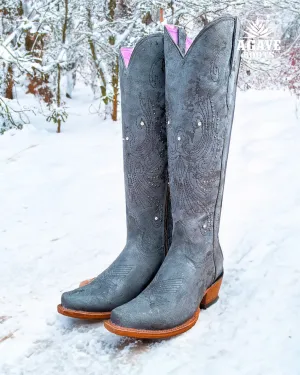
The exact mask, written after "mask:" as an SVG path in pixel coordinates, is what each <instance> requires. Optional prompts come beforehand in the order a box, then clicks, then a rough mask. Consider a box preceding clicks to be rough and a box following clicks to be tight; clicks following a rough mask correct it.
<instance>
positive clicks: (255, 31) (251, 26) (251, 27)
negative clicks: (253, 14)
mask: <svg viewBox="0 0 300 375" xmlns="http://www.w3.org/2000/svg"><path fill="white" fill-rule="evenodd" d="M245 33H246V34H247V37H248V38H250V39H264V38H267V37H268V36H270V34H272V31H271V30H269V29H268V27H267V26H266V25H265V23H264V21H261V20H259V19H256V21H249V22H248V27H247V29H246V30H245Z"/></svg>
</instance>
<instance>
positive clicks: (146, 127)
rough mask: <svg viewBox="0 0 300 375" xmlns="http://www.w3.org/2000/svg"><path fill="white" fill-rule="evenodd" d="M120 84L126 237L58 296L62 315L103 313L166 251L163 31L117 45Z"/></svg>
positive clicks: (139, 285) (137, 288) (136, 289)
mask: <svg viewBox="0 0 300 375" xmlns="http://www.w3.org/2000/svg"><path fill="white" fill-rule="evenodd" d="M120 85H121V107H122V127H123V129H122V130H123V154H124V178H125V199H126V218H127V241H126V245H125V248H124V249H123V251H122V252H121V253H120V255H119V256H118V258H117V259H116V260H115V261H114V262H113V263H112V264H111V265H110V266H109V267H108V268H107V269H106V270H105V271H103V272H102V273H101V274H100V275H99V276H97V277H96V278H95V279H94V280H93V281H91V282H90V283H89V284H87V285H84V286H82V287H80V288H78V289H76V290H73V291H71V292H67V293H64V294H63V295H62V304H61V305H62V306H61V307H59V309H60V312H62V313H63V314H65V315H68V316H73V317H83V318H84V317H86V318H89V317H91V316H92V317H93V319H95V318H97V317H98V318H105V317H106V318H107V317H109V315H110V311H111V310H112V309H114V308H115V307H117V306H120V305H122V304H124V303H126V302H128V301H130V300H131V299H133V298H135V297H136V296H137V295H138V294H139V293H140V292H141V291H142V290H143V289H144V288H145V287H146V286H147V285H148V284H149V283H150V281H151V280H152V279H153V277H154V275H155V274H156V272H157V270H158V269H159V267H160V265H161V263H162V262H163V260H164V258H165V254H166V252H167V246H168V244H167V241H166V238H167V236H168V230H167V217H168V215H169V213H168V209H167V208H168V207H169V205H167V194H168V189H167V186H168V185H167V142H166V123H165V72H164V48H163V34H153V35H151V36H147V37H145V38H143V39H141V40H140V41H139V42H138V44H137V45H136V47H135V48H134V50H132V49H131V48H124V49H121V54H120ZM168 227H169V228H170V225H168ZM118 230H119V229H118V228H116V235H118ZM169 242H170V241H169ZM109 250H110V249H107V251H109Z"/></svg>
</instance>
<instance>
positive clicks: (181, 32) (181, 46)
mask: <svg viewBox="0 0 300 375" xmlns="http://www.w3.org/2000/svg"><path fill="white" fill-rule="evenodd" d="M185 41H186V33H185V31H184V29H183V28H182V27H179V28H178V47H179V49H180V52H181V53H182V54H183V56H184V55H185Z"/></svg>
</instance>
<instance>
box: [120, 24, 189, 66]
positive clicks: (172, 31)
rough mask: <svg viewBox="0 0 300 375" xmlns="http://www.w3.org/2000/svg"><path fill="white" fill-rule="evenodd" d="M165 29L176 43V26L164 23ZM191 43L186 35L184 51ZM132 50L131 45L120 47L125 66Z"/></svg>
mask: <svg viewBox="0 0 300 375" xmlns="http://www.w3.org/2000/svg"><path fill="white" fill-rule="evenodd" d="M166 29H167V30H168V33H169V34H170V35H171V37H172V39H173V40H174V42H175V43H176V44H177V45H178V27H177V26H174V25H166ZM192 43H193V40H192V39H190V38H188V37H186V40H185V52H187V51H188V49H189V48H190V46H191V44H192ZM132 52H133V48H132V47H121V54H122V56H123V59H124V62H125V66H126V68H127V67H128V64H129V61H130V58H131V55H132Z"/></svg>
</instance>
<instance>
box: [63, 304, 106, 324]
mask: <svg viewBox="0 0 300 375" xmlns="http://www.w3.org/2000/svg"><path fill="white" fill-rule="evenodd" d="M57 312H58V313H59V314H61V315H64V316H68V317H70V318H77V319H86V320H102V319H109V318H110V312H90V311H80V310H71V309H67V308H66V307H64V306H63V305H58V306H57Z"/></svg>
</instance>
